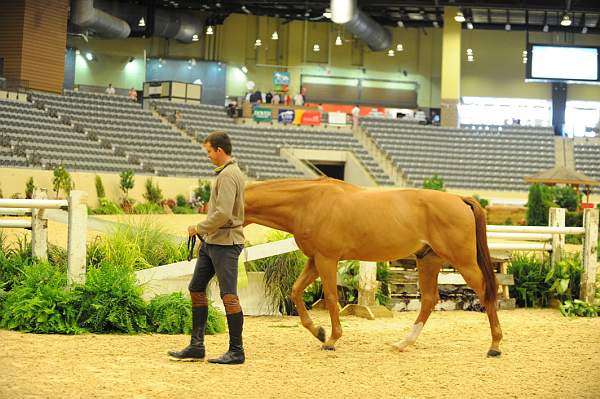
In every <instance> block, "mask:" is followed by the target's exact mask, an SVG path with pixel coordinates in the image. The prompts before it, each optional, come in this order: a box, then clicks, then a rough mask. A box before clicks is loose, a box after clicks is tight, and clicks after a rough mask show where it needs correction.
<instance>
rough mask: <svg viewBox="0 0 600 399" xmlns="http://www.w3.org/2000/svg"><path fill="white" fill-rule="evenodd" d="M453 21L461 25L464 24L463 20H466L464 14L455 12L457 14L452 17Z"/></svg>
mask: <svg viewBox="0 0 600 399" xmlns="http://www.w3.org/2000/svg"><path fill="white" fill-rule="evenodd" d="M454 20H455V21H456V22H460V23H462V22H465V20H466V19H465V16H464V14H463V13H462V12H461V11H459V12H457V13H456V15H455V16H454Z"/></svg>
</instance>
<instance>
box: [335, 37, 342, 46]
mask: <svg viewBox="0 0 600 399" xmlns="http://www.w3.org/2000/svg"><path fill="white" fill-rule="evenodd" d="M335 45H336V46H341V45H342V38H341V36H340V35H338V37H336V38H335Z"/></svg>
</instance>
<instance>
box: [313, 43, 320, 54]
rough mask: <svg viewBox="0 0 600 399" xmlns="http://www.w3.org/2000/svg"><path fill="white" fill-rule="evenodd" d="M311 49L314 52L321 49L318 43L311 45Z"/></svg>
mask: <svg viewBox="0 0 600 399" xmlns="http://www.w3.org/2000/svg"><path fill="white" fill-rule="evenodd" d="M313 51H314V52H315V53H318V52H319V51H321V46H319V45H318V44H315V45H314V46H313Z"/></svg>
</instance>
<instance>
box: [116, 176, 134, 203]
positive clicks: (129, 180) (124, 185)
mask: <svg viewBox="0 0 600 399" xmlns="http://www.w3.org/2000/svg"><path fill="white" fill-rule="evenodd" d="M119 177H120V178H121V181H120V183H119V187H120V188H121V191H123V195H124V196H125V198H128V197H129V190H131V189H132V188H133V186H134V184H135V179H134V177H133V170H131V169H128V170H124V171H123V172H121V173H119Z"/></svg>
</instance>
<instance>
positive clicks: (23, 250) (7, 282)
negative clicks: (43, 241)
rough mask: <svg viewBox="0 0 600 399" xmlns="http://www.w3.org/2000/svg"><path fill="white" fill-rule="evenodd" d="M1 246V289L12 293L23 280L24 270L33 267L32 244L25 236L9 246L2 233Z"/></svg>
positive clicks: (0, 235)
mask: <svg viewBox="0 0 600 399" xmlns="http://www.w3.org/2000/svg"><path fill="white" fill-rule="evenodd" d="M0 244H1V245H0V288H2V289H4V290H6V291H10V290H11V289H12V288H13V287H14V286H16V285H18V283H19V282H20V281H21V279H22V278H23V270H24V268H25V267H27V266H31V265H33V257H32V255H31V242H30V241H29V240H28V239H27V237H26V236H25V235H23V236H22V237H19V238H18V239H17V241H16V242H15V243H14V244H13V245H12V246H8V245H7V244H6V237H5V235H4V233H2V232H1V231H0Z"/></svg>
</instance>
